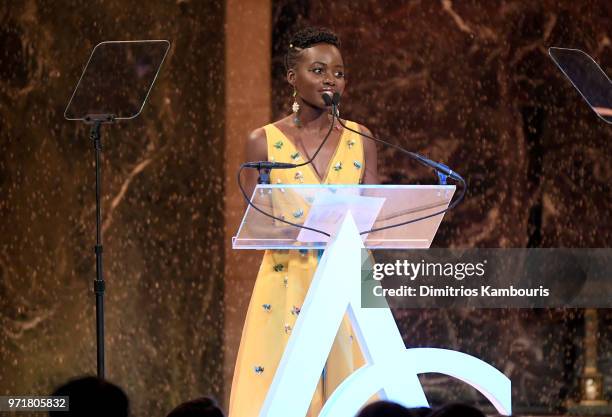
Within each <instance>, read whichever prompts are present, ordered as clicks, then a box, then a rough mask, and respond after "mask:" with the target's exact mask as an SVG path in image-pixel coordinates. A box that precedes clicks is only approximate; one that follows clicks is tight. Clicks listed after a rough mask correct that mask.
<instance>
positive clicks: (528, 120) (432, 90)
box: [273, 0, 612, 412]
mask: <svg viewBox="0 0 612 417" xmlns="http://www.w3.org/2000/svg"><path fill="white" fill-rule="evenodd" d="M611 12H612V8H611V6H610V3H609V2H606V1H591V2H576V1H540V2H531V1H512V2H510V1H469V2H467V1H452V0H441V1H419V0H416V1H362V2H322V1H317V0H310V1H307V0H304V1H299V2H294V1H287V0H277V1H275V2H274V11H273V13H274V14H273V15H274V16H275V20H274V22H273V25H274V28H275V29H274V37H273V51H274V55H273V63H274V67H273V91H274V93H275V94H273V100H274V102H273V103H274V104H273V111H274V113H275V115H276V116H277V117H278V116H280V115H283V114H286V113H288V112H289V111H290V105H291V97H290V94H291V90H290V88H289V87H288V85H287V84H286V82H285V79H284V69H283V54H284V52H285V50H286V48H287V45H288V44H289V35H290V33H291V32H293V31H294V30H296V29H297V28H299V27H300V26H304V25H317V26H326V27H330V28H332V29H333V30H335V31H336V32H337V33H338V34H339V35H340V37H341V40H342V52H343V56H344V60H345V64H346V66H347V79H348V87H347V92H346V94H345V96H344V98H343V102H342V105H341V107H342V114H343V115H344V116H345V117H347V118H349V119H352V120H355V121H359V122H361V123H362V124H364V125H366V126H368V127H369V128H370V129H371V130H372V131H373V132H374V134H375V135H379V136H380V137H382V138H387V139H389V140H391V141H393V142H395V143H398V144H401V145H402V146H404V147H406V148H408V149H410V150H414V151H418V152H420V153H423V154H425V155H428V156H429V157H431V158H432V159H434V160H438V161H443V162H445V163H446V164H448V165H449V166H450V167H452V168H453V169H455V170H457V171H458V172H460V173H461V174H462V175H463V176H464V177H465V178H466V179H467V181H468V183H469V190H468V192H467V195H466V198H465V201H464V202H463V203H462V204H461V205H460V206H459V207H458V208H457V209H456V210H454V211H453V212H451V213H449V214H448V215H446V217H445V219H444V221H443V223H442V226H441V227H440V230H439V232H438V235H437V238H436V241H435V246H439V247H448V246H451V247H558V246H568V247H606V246H608V245H609V241H610V237H611V236H612V227H611V220H610V216H609V210H610V207H611V203H612V193H611V192H610V183H611V180H612V167H611V165H610V154H611V150H612V127H610V126H609V125H607V124H605V123H603V122H602V121H600V120H599V119H598V118H597V117H596V116H595V114H594V113H593V112H592V111H591V110H590V109H589V108H588V107H587V105H586V103H585V102H584V101H583V100H582V99H581V98H580V96H579V94H578V93H577V92H576V91H575V90H574V89H573V87H572V86H571V85H570V84H569V82H568V81H567V80H566V79H564V77H563V76H562V74H561V73H560V72H559V71H558V70H557V69H556V67H555V65H554V63H553V62H552V61H551V59H550V58H549V57H548V54H547V48H548V47H550V46H555V45H556V46H566V47H574V48H580V49H583V50H585V51H586V52H588V53H589V54H591V55H592V56H593V57H595V59H596V60H598V61H599V62H600V63H601V64H602V65H603V67H604V68H605V69H606V70H607V71H608V73H610V72H611V71H612V70H611V69H610V68H612V49H611V43H610V32H609V30H610V29H609V28H610V25H611V23H612V16H611V14H610V13H611ZM379 167H380V171H381V174H382V178H383V180H384V181H385V182H389V183H431V182H433V181H434V180H435V178H434V176H433V174H432V173H431V172H428V171H426V170H423V169H421V168H419V167H418V166H417V165H416V164H414V163H413V162H411V161H409V160H406V158H404V157H402V156H401V155H400V154H398V153H397V152H396V151H395V150H393V149H383V148H380V147H379ZM601 315H602V317H603V318H602V323H600V335H599V336H600V346H601V349H600V350H601V352H600V353H601V354H602V357H601V360H600V365H601V366H602V367H604V371H603V372H604V374H605V375H608V379H607V380H606V381H607V387H608V395H609V393H610V389H611V387H612V380H610V377H609V375H610V374H612V368H611V367H610V366H611V363H612V358H611V357H610V341H611V340H612V327H611V314H610V311H602V312H601ZM396 317H397V319H398V323H399V324H400V325H401V326H402V327H403V329H404V331H405V338H406V343H407V345H411V346H438V347H450V348H453V349H459V350H462V351H465V352H469V353H473V354H475V355H477V356H479V357H482V358H483V359H485V360H488V361H490V362H491V363H494V364H495V365H496V366H498V368H499V369H502V370H504V371H505V372H506V373H507V374H508V375H510V376H512V378H513V381H514V394H513V395H514V401H515V407H516V408H517V409H518V410H521V409H522V410H525V409H528V410H530V411H537V410H540V411H547V412H554V411H559V410H562V409H563V407H564V405H565V404H566V401H567V400H568V399H571V398H574V397H575V396H576V394H577V393H576V389H577V381H576V377H577V375H578V373H579V372H580V369H581V362H580V349H581V340H580V335H581V333H582V319H581V312H578V311H563V310H560V311H548V310H537V311H529V310H515V311H504V310H493V311H483V310H479V311H448V310H447V311H418V312H414V311H402V312H396ZM500 328H501V329H503V330H501V329H500ZM423 382H424V384H425V387H426V390H427V392H428V395H429V396H430V398H432V399H433V400H434V401H437V402H440V401H445V400H448V399H466V398H468V399H471V400H473V401H481V402H484V399H483V397H480V396H478V395H476V393H475V392H467V391H466V390H465V389H464V388H462V385H461V384H459V383H457V382H453V381H450V380H449V379H448V378H443V377H440V376H428V377H424V378H423ZM449 387H450V388H451V389H449Z"/></svg>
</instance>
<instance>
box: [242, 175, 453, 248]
mask: <svg viewBox="0 0 612 417" xmlns="http://www.w3.org/2000/svg"><path fill="white" fill-rule="evenodd" d="M454 192H455V186H452V185H335V184H332V185H319V184H295V185H293V184H292V185H287V184H271V185H270V184H265V185H258V186H257V187H256V188H255V190H254V192H253V196H252V197H251V202H252V203H253V204H254V205H255V206H257V207H258V208H259V209H260V210H262V211H264V212H265V213H268V214H271V215H273V216H275V217H278V218H280V219H283V220H285V221H289V222H292V223H295V224H299V225H302V226H307V227H310V228H311V229H316V230H318V231H321V232H324V233H326V234H328V235H331V236H332V237H333V235H334V233H335V232H336V230H337V227H339V225H340V224H341V222H342V220H343V218H344V216H345V214H346V213H347V212H348V211H350V212H351V214H352V216H353V218H354V219H355V223H356V224H357V229H358V230H359V231H360V232H367V231H369V230H372V229H378V228H382V227H387V226H391V225H393V224H397V223H403V222H407V221H410V220H414V219H417V218H420V217H424V216H428V215H431V214H434V213H437V212H439V211H442V210H444V209H446V208H447V207H448V204H449V203H450V201H451V199H452V197H453V194H454ZM442 217H443V215H442V214H439V215H435V216H432V217H430V218H428V219H424V220H421V221H417V222H414V223H410V224H407V225H403V226H399V227H393V228H388V229H385V230H380V231H374V232H371V233H365V234H361V238H362V241H363V244H364V246H365V247H366V248H369V249H416V248H428V247H429V246H430V245H431V242H432V241H433V238H434V236H435V234H436V232H437V230H438V226H439V225H440V222H441V220H442ZM324 233H319V232H317V231H313V230H305V229H302V228H299V227H296V226H293V225H290V224H286V223H284V222H282V221H280V220H276V219H272V218H270V217H268V216H266V215H264V214H262V213H260V212H258V211H257V210H255V209H253V207H251V206H248V207H247V210H246V212H245V214H244V217H243V219H242V223H241V224H240V228H239V229H238V233H237V234H236V236H235V237H234V238H233V239H232V244H233V248H234V249H324V248H325V247H326V246H327V243H328V242H329V241H330V239H331V238H330V236H326V235H325V234H324Z"/></svg>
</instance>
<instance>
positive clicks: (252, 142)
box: [242, 127, 268, 197]
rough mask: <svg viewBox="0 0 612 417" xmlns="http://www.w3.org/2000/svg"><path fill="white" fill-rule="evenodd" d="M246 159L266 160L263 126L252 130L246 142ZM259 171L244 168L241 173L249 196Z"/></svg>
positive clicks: (266, 148) (255, 183) (266, 149)
mask: <svg viewBox="0 0 612 417" xmlns="http://www.w3.org/2000/svg"><path fill="white" fill-rule="evenodd" d="M245 154H246V161H248V162H252V161H267V160H268V145H267V143H266V131H265V130H264V129H263V128H261V127H260V128H259V129H255V130H254V131H252V132H251V133H250V134H249V136H248V138H247V142H246V153H245ZM258 176H259V173H258V172H257V170H256V169H252V168H246V169H245V170H244V173H243V176H242V178H243V180H242V181H243V182H242V184H243V186H244V190H245V191H246V193H247V195H248V196H249V197H251V195H253V190H254V189H255V186H256V185H257V177H258Z"/></svg>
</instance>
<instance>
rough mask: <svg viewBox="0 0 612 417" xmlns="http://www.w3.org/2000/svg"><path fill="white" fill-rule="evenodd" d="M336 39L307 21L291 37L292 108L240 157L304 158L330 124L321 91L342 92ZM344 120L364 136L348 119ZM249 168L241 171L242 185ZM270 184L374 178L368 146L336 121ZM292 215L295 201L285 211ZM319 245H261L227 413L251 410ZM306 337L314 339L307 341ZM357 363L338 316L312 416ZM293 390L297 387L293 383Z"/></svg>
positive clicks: (259, 400)
mask: <svg viewBox="0 0 612 417" xmlns="http://www.w3.org/2000/svg"><path fill="white" fill-rule="evenodd" d="M339 48H340V41H339V39H338V37H337V36H336V35H335V34H334V33H333V32H331V31H329V30H325V29H315V28H307V29H303V30H301V31H299V32H297V33H296V34H295V35H294V36H293V37H292V39H291V41H290V43H289V45H288V49H287V54H286V56H285V66H286V69H287V81H288V83H289V84H290V86H291V91H292V97H291V101H290V102H292V105H291V111H292V114H290V115H289V116H287V117H285V118H283V119H281V120H278V121H276V122H274V123H271V124H268V125H266V126H264V127H261V128H259V129H256V130H254V131H253V132H252V133H251V134H250V135H249V139H248V144H247V160H249V161H264V160H269V161H276V162H290V163H301V162H304V161H307V160H309V159H310V157H311V156H312V155H313V154H314V152H315V151H316V149H317V148H318V147H319V145H320V144H321V141H322V140H323V138H324V137H325V135H326V134H327V132H328V131H329V129H330V126H331V122H332V117H331V111H330V108H329V107H326V105H325V101H324V100H323V98H322V96H323V94H329V95H333V93H335V92H337V93H339V94H342V93H343V92H344V89H345V87H346V82H347V80H346V76H345V68H344V63H343V60H342V54H341V53H340V49H339ZM344 123H345V125H346V126H347V127H350V128H352V129H355V130H359V131H361V132H363V133H366V134H369V135H371V133H370V132H369V130H368V129H366V128H365V127H363V126H360V125H359V124H357V123H355V122H351V121H345V122H344ZM256 180H257V174H256V173H255V172H251V173H249V177H248V178H247V181H248V182H247V186H248V187H249V188H248V189H250V190H252V189H253V188H254V187H255V184H256V182H257V181H256ZM270 182H271V183H272V184H359V183H366V184H375V183H377V182H378V181H377V162H376V146H375V145H374V143H373V142H372V141H369V140H368V141H363V140H362V137H361V136H360V135H358V134H356V133H354V132H351V131H349V130H346V129H343V128H342V127H341V126H340V125H339V124H338V123H336V125H335V128H334V129H333V131H332V133H331V134H330V136H329V138H328V140H327V142H326V143H325V145H324V146H323V148H322V149H321V151H320V152H319V154H318V155H317V157H316V158H315V160H314V161H313V163H312V164H308V165H305V166H302V167H299V168H294V169H277V170H272V172H271V175H270ZM288 215H289V216H291V218H288V220H293V221H296V220H298V219H299V217H301V216H303V215H304V213H303V210H300V209H299V207H298V208H296V209H295V210H294V211H290V213H288ZM318 259H319V251H316V250H283V251H281V250H268V251H266V252H265V255H264V258H263V261H262V263H261V267H260V268H259V273H258V275H257V280H256V282H255V288H254V290H253V294H252V296H251V301H250V304H249V309H248V312H247V316H246V321H245V324H244V328H243V331H242V339H241V342H240V349H239V351H238V358H237V361H236V367H235V370H234V378H233V381H232V392H231V399H230V411H229V414H230V417H256V416H258V415H259V411H260V409H261V406H262V405H263V402H264V400H265V397H266V394H267V391H268V387H269V386H270V384H271V383H272V379H273V377H274V374H275V372H276V368H277V366H278V363H279V362H280V359H281V356H282V354H283V351H284V349H285V346H286V344H287V341H288V340H289V337H290V335H291V330H292V329H293V326H294V324H295V321H296V319H297V316H298V315H299V313H300V308H301V305H302V303H303V301H304V298H305V297H306V293H307V291H308V287H309V285H310V281H311V279H312V277H313V275H314V272H315V270H316V269H317V264H318ZM312 343H317V341H316V340H313V341H312ZM362 364H363V357H362V355H361V352H360V350H359V346H358V343H357V340H356V339H355V338H354V337H353V334H352V329H351V326H350V323H349V320H348V318H347V317H346V316H345V318H344V320H343V322H342V325H341V327H340V329H339V330H338V333H337V335H336V339H335V341H334V344H333V347H332V349H331V352H330V354H329V358H328V361H327V365H326V368H325V370H323V372H322V376H321V379H320V381H319V383H318V385H317V389H316V391H315V394H314V396H313V399H312V402H311V404H310V409H309V413H308V415H309V416H316V415H318V414H319V411H320V409H321V407H322V406H323V404H324V403H325V399H326V398H327V397H328V396H329V395H331V393H332V392H333V390H334V389H335V388H336V386H337V385H339V384H340V383H341V382H342V380H343V379H344V378H346V377H347V376H348V375H349V374H351V373H352V372H353V371H354V370H356V369H357V368H359V367H360V366H361V365H362ZM295 389H301V387H295Z"/></svg>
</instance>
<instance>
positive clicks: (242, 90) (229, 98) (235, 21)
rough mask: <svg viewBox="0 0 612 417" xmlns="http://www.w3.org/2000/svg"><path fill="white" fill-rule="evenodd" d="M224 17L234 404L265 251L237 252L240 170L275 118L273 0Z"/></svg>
mask: <svg viewBox="0 0 612 417" xmlns="http://www.w3.org/2000/svg"><path fill="white" fill-rule="evenodd" d="M225 13H226V17H225V51H226V55H225V103H226V104H225V105H226V109H225V115H226V116H225V120H226V130H225V132H226V133H225V173H226V179H225V196H224V198H225V242H224V244H225V295H224V305H225V316H224V320H225V332H224V338H225V340H224V352H223V353H224V377H225V378H224V380H225V396H224V405H225V406H226V407H227V405H229V394H230V388H231V380H232V374H233V370H234V362H235V360H236V354H237V351H238V345H239V343H240V334H241V332H242V325H243V322H244V316H245V313H246V308H247V305H248V301H249V297H250V295H251V290H252V289H253V283H254V280H255V276H256V274H257V270H258V268H259V262H260V259H261V257H262V252H260V251H245V250H242V251H234V250H232V247H231V237H232V236H234V234H235V233H236V230H237V228H238V225H239V223H240V219H241V218H242V214H243V212H244V209H245V204H244V201H243V199H242V197H241V195H240V191H239V189H238V185H237V183H236V175H235V173H236V170H237V168H238V166H239V165H240V163H241V162H243V161H244V160H245V156H244V148H245V141H246V138H247V135H248V133H249V132H250V131H251V130H253V129H255V128H256V127H260V126H263V125H265V124H266V123H268V122H269V120H270V115H271V110H270V109H271V101H270V97H271V94H270V78H271V54H272V52H271V38H272V28H271V1H270V0H227V1H226V10H225Z"/></svg>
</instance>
